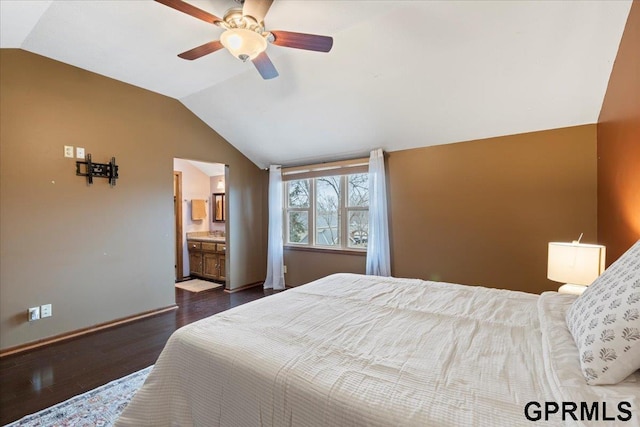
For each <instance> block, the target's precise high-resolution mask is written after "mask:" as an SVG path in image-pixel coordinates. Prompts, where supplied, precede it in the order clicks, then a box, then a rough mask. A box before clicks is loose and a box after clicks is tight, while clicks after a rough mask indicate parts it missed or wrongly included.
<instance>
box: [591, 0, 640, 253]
mask: <svg viewBox="0 0 640 427" xmlns="http://www.w3.org/2000/svg"><path fill="white" fill-rule="evenodd" d="M638 52H640V4H639V2H637V1H635V2H633V4H632V6H631V11H630V12H629V18H628V19H627V25H626V28H625V31H624V34H623V36H622V41H621V42H620V48H619V49H618V54H617V57H616V61H615V63H614V66H613V70H612V72H611V77H610V78H609V86H608V88H607V93H606V95H605V99H604V103H603V105H602V110H601V111H600V117H599V119H598V239H599V240H600V243H601V244H603V245H605V246H606V247H607V265H609V264H611V263H612V262H613V261H615V260H616V259H617V258H618V257H619V256H620V255H622V253H624V252H625V251H626V250H627V249H628V248H629V247H631V245H633V243H635V242H636V241H637V240H638V239H640V77H639V76H640V74H639V73H640V55H638Z"/></svg>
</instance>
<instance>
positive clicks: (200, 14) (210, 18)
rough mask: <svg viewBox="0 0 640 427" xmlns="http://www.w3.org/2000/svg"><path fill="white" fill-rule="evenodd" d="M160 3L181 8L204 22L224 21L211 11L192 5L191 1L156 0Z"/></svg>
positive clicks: (181, 10)
mask: <svg viewBox="0 0 640 427" xmlns="http://www.w3.org/2000/svg"><path fill="white" fill-rule="evenodd" d="M156 1H157V2H158V3H162V4H164V5H165V6H169V7H171V8H173V9H175V10H179V11H180V12H184V13H186V14H187V15H191V16H193V17H194V18H198V19H202V20H203V21H204V22H209V23H211V24H215V23H216V22H217V21H222V19H220V18H218V17H217V16H215V15H212V14H210V13H209V12H205V11H204V10H202V9H198V8H197V7H195V6H192V5H190V4H189V3H185V2H183V1H182V0H156Z"/></svg>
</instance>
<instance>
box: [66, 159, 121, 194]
mask: <svg viewBox="0 0 640 427" xmlns="http://www.w3.org/2000/svg"><path fill="white" fill-rule="evenodd" d="M82 165H85V169H84V172H82ZM76 175H77V176H86V177H87V184H89V185H91V184H93V177H94V176H95V177H97V178H108V179H109V185H111V186H112V187H113V186H114V185H116V179H118V166H117V165H116V158H115V157H112V158H111V161H110V162H109V163H93V162H92V161H91V154H87V161H86V162H81V161H77V162H76Z"/></svg>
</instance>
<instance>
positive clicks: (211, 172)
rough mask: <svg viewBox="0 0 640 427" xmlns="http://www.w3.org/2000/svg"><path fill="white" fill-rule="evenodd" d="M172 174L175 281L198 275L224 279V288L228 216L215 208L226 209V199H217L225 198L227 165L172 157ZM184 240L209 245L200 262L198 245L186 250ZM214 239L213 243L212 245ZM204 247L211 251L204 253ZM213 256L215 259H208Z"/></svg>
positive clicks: (205, 277) (226, 279) (219, 279)
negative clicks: (198, 260)
mask: <svg viewBox="0 0 640 427" xmlns="http://www.w3.org/2000/svg"><path fill="white" fill-rule="evenodd" d="M173 174H174V216H175V279H176V282H179V281H184V280H190V279H193V278H200V279H204V280H211V281H215V282H218V283H224V285H225V288H226V287H227V286H226V284H227V283H228V275H227V274H225V273H226V270H227V269H226V266H227V265H228V256H226V255H227V253H226V252H227V250H226V247H227V245H226V242H228V235H227V231H228V229H229V227H228V218H227V217H226V215H224V216H222V217H221V215H220V212H219V211H218V212H216V209H215V208H216V206H223V209H224V211H226V212H228V208H227V206H226V203H223V204H222V205H221V204H220V203H216V202H218V201H219V200H220V199H221V197H222V200H225V195H226V192H227V190H226V189H227V175H228V172H227V166H226V165H224V164H222V163H209V162H201V161H196V160H187V159H179V158H174V159H173ZM226 212H225V213H226ZM187 240H190V242H191V243H193V242H194V240H195V241H200V242H207V243H203V244H200V245H198V246H200V247H201V248H205V247H206V248H208V249H207V250H204V249H203V253H202V254H201V258H199V259H200V261H201V262H200V263H198V262H196V257H197V255H199V254H196V253H195V252H196V250H197V249H192V250H191V251H189V248H188V247H187ZM213 242H215V245H212V243H213ZM210 248H215V250H214V249H210ZM207 251H211V252H212V253H206V254H205V253H204V252H207ZM221 251H224V252H221ZM213 258H215V262H211V259H213ZM192 264H193V265H192ZM213 267H215V268H213Z"/></svg>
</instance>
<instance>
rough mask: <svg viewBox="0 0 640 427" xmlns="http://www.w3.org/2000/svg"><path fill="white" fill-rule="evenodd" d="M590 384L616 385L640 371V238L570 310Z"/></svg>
mask: <svg viewBox="0 0 640 427" xmlns="http://www.w3.org/2000/svg"><path fill="white" fill-rule="evenodd" d="M566 320H567V326H568V327H569V331H571V335H573V339H574V340H575V341H576V345H577V346H578V351H579V355H580V364H581V366H582V373H583V374H584V376H585V378H586V380H587V383H588V384H591V385H597V384H616V383H618V382H620V381H622V380H624V379H625V378H626V377H627V376H629V375H630V374H631V373H633V372H634V371H635V370H637V369H640V240H638V241H637V242H636V243H635V245H633V246H632V247H631V248H630V249H629V250H628V251H627V252H625V253H624V254H623V255H622V256H621V257H620V258H619V259H618V260H617V261H616V262H614V263H613V264H611V266H610V267H609V268H608V269H606V270H605V272H604V273H602V275H600V277H598V278H597V279H596V280H595V281H594V282H593V283H592V284H591V286H589V287H588V288H587V289H586V290H585V291H584V293H583V294H582V295H581V296H579V297H578V299H576V300H575V301H574V303H573V304H572V305H571V307H570V308H569V310H568V311H567V318H566Z"/></svg>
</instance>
